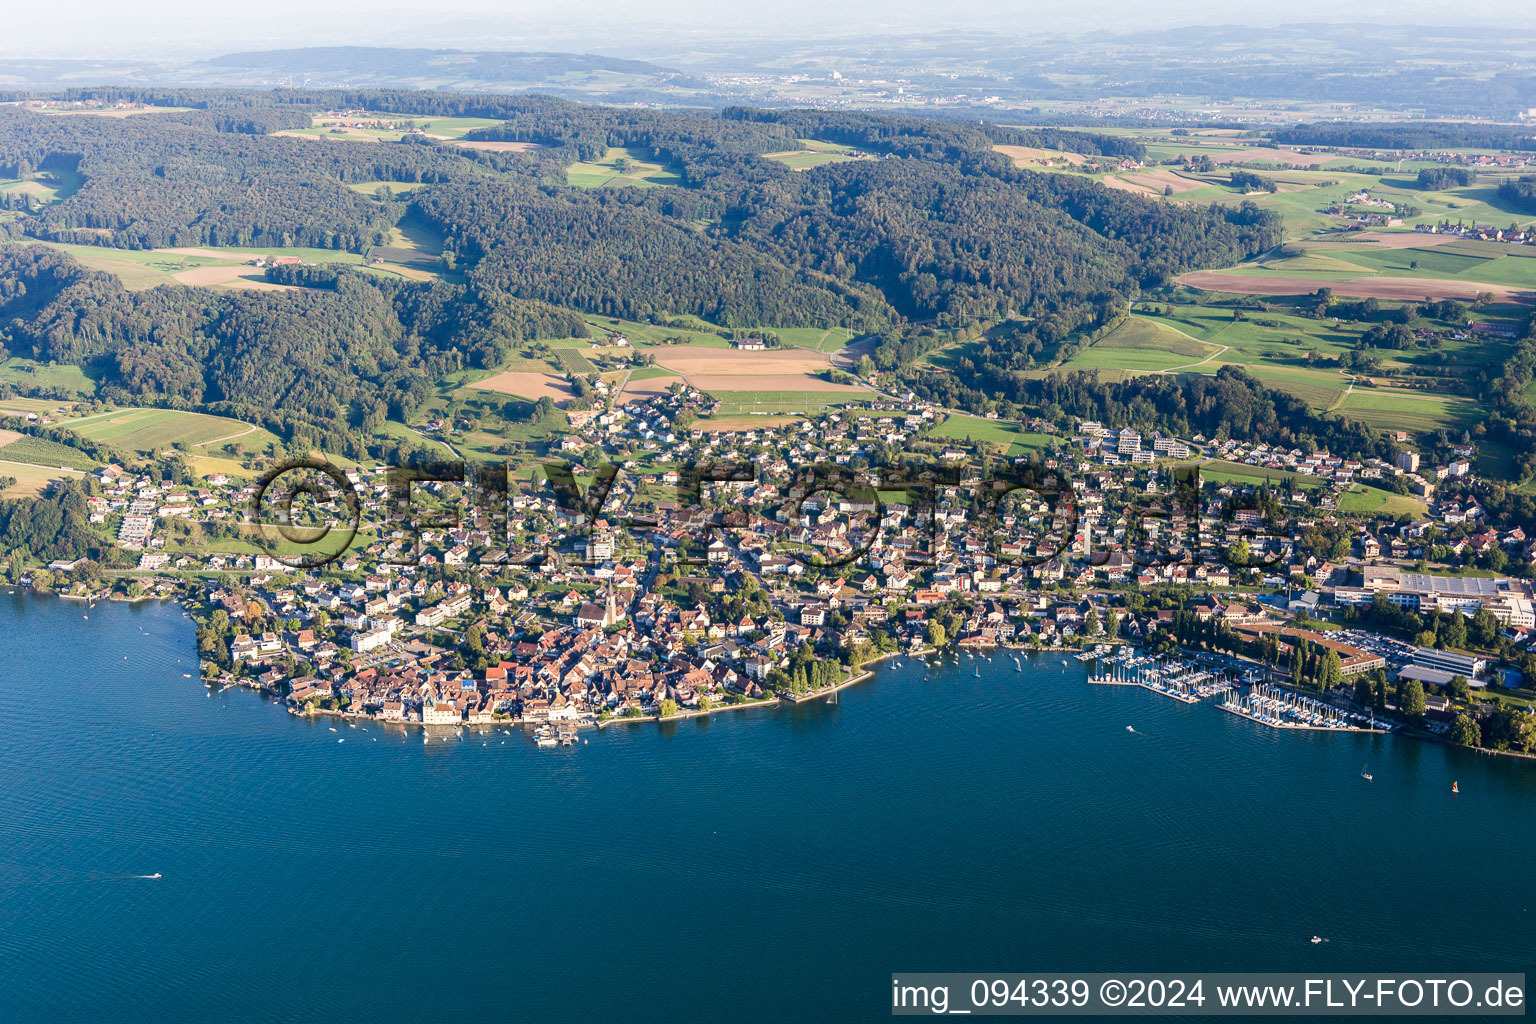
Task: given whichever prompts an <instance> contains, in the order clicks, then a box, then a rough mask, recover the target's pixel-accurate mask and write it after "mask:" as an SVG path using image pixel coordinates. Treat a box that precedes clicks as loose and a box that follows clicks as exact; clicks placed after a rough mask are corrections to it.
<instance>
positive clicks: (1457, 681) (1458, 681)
mask: <svg viewBox="0 0 1536 1024" xmlns="http://www.w3.org/2000/svg"><path fill="white" fill-rule="evenodd" d="M1447 689H1448V692H1449V693H1450V695H1451V696H1452V697H1455V698H1456V699H1457V700H1467V699H1468V698H1470V697H1471V696H1472V684H1471V683H1469V682H1467V677H1466V676H1452V677H1451V683H1450V686H1449V687H1448V688H1447Z"/></svg>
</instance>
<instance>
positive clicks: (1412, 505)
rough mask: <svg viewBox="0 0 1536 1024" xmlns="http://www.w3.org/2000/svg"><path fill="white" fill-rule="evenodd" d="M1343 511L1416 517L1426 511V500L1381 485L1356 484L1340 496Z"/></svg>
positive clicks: (1340, 509) (1340, 505)
mask: <svg viewBox="0 0 1536 1024" xmlns="http://www.w3.org/2000/svg"><path fill="white" fill-rule="evenodd" d="M1339 511H1341V512H1375V513H1379V514H1381V515H1388V516H1398V517H1399V518H1413V519H1416V518H1418V517H1419V516H1422V515H1423V514H1424V512H1425V505H1424V502H1422V501H1420V500H1419V499H1418V498H1413V497H1409V496H1408V495H1406V494H1394V493H1392V492H1391V491H1384V490H1382V489H1381V488H1379V487H1367V486H1364V485H1362V484H1356V485H1355V486H1354V487H1351V488H1350V489H1349V490H1348V491H1345V492H1344V494H1342V495H1341V496H1340V497H1339Z"/></svg>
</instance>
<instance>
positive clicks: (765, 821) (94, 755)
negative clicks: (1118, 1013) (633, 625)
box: [0, 593, 1536, 1022]
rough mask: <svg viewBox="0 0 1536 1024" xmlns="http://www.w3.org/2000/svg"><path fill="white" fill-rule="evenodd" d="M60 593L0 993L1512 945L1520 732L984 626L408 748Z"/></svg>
mask: <svg viewBox="0 0 1536 1024" xmlns="http://www.w3.org/2000/svg"><path fill="white" fill-rule="evenodd" d="M82 611H83V609H82V608H81V607H79V606H78V605H77V604H75V603H72V602H65V601H59V600H54V599H49V598H35V597H29V596H24V595H22V594H19V593H18V594H16V595H11V596H7V595H5V594H3V593H0V1020H5V1021H13V1022H23V1021H25V1022H31V1021H50V1022H58V1021H97V1020H112V1021H154V1022H172V1021H189V1022H190V1021H196V1022H203V1021H209V1020H242V1021H254V1020H271V1021H275V1020H282V1021H311V1020H313V1021H326V1022H331V1021H336V1020H357V1019H367V1020H371V1021H412V1022H417V1021H423V1020H443V1019H455V1020H467V1021H477V1020H505V1019H513V1018H516V1019H537V1020H591V1019H595V1018H599V1017H601V1018H605V1019H611V1020H647V1021H657V1020H732V1021H756V1020H764V1021H769V1020H821V1019H850V1018H852V1019H884V1018H886V1017H887V1014H888V1011H887V999H888V985H889V977H890V974H891V972H892V971H909V972H910V971H919V970H934V971H961V970H988V971H1005V970H1014V971H1030V970H1119V971H1127V970H1298V971H1299V970H1308V971H1313V970H1315V971H1373V970H1383V971H1385V970H1440V971H1447V970H1474V969H1475V970H1527V969H1530V968H1531V966H1532V962H1533V960H1536V956H1533V952H1536V895H1533V894H1531V885H1530V872H1531V865H1532V857H1533V855H1536V764H1533V763H1530V762H1522V761H1516V760H1512V759H1500V758H1492V757H1486V756H1479V755H1474V754H1471V753H1467V752H1464V751H1457V750H1449V749H1445V748H1441V747H1437V746H1431V745H1425V744H1421V743H1416V742H1412V741H1406V740H1394V739H1391V738H1386V737H1379V736H1371V737H1367V736H1346V735H1322V734H1316V733H1282V732H1278V731H1275V730H1271V729H1266V728H1263V727H1261V726H1258V725H1256V724H1254V723H1250V722H1246V721H1242V720H1240V719H1238V718H1236V717H1235V716H1232V715H1227V714H1224V713H1222V712H1220V711H1218V710H1216V709H1215V708H1213V707H1210V706H1198V707H1188V706H1185V705H1183V704H1180V703H1178V702H1175V701H1172V700H1168V699H1166V698H1162V697H1159V696H1157V695H1155V694H1152V693H1149V692H1147V691H1145V690H1140V689H1134V688H1122V687H1095V686H1090V685H1087V684H1086V683H1085V682H1084V677H1085V675H1086V673H1085V671H1084V667H1083V666H1082V665H1080V664H1079V663H1078V662H1076V661H1069V662H1068V663H1067V664H1066V665H1062V664H1061V659H1060V657H1059V656H1056V657H1049V656H1046V657H1040V658H1037V659H1034V660H1030V659H1026V660H1025V662H1024V670H1023V671H1022V672H1019V671H1015V669H1014V666H1013V662H1012V659H1011V658H1010V657H1007V656H1005V655H1002V654H999V655H996V656H995V657H994V659H993V660H992V661H990V662H988V661H986V660H985V659H982V658H977V659H975V660H965V659H962V660H961V661H960V663H959V664H958V665H955V664H954V663H951V664H950V665H949V666H948V667H945V668H936V669H933V670H930V671H928V672H927V673H926V674H925V671H924V669H923V667H922V665H921V663H918V662H914V661H909V660H904V661H903V662H902V667H901V668H896V667H894V666H889V667H885V668H882V669H880V670H878V671H877V675H876V678H875V679H873V680H870V681H869V682H867V683H863V684H861V685H859V686H857V687H853V688H851V689H849V690H846V691H844V692H843V694H842V695H841V701H840V703H838V704H836V705H832V704H825V703H818V704H815V705H811V706H802V707H797V708H784V709H772V710H751V711H742V712H736V713H732V714H726V715H719V716H715V717H714V718H711V719H704V720H689V721H685V722H681V723H676V724H673V725H668V726H664V727H658V726H657V725H655V724H654V723H646V724H641V725H631V726H626V727H621V728H613V729H609V730H606V731H604V732H602V733H596V732H588V733H584V734H583V735H584V736H586V737H587V738H588V739H589V740H590V742H588V743H585V744H582V745H579V746H577V747H575V748H573V749H564V748H562V749H556V750H538V749H536V748H534V747H533V745H532V744H531V743H530V742H528V740H527V739H526V738H525V737H524V736H523V735H522V734H521V733H513V734H510V735H508V734H505V733H499V732H498V733H493V734H492V735H491V736H488V737H481V736H478V735H471V736H470V737H469V738H468V739H467V740H465V741H462V742H451V743H438V742H433V743H431V744H428V745H423V744H422V742H421V734H420V733H419V732H418V731H405V730H403V729H399V728H396V729H395V730H386V729H385V728H383V727H380V726H373V725H370V726H366V727H363V728H357V729H352V728H348V727H347V726H346V725H340V726H339V732H337V733H333V732H331V731H330V726H331V725H332V724H334V723H330V722H326V721H323V720H322V721H303V720H299V719H296V718H292V717H290V716H288V715H286V714H283V713H282V711H281V710H280V709H278V708H276V707H274V706H272V705H271V704H270V703H268V702H266V701H264V700H262V699H261V698H259V697H257V696H256V695H254V694H252V693H249V692H246V691H241V690H232V691H226V692H220V693H215V694H213V695H212V696H208V695H207V693H206V691H205V689H204V687H203V686H202V685H201V683H199V682H198V680H197V679H196V678H183V676H182V673H184V672H188V673H191V674H192V675H193V676H194V677H195V676H196V651H195V644H194V637H193V631H192V624H191V622H190V621H189V620H188V619H186V618H184V617H183V615H182V613H181V611H180V610H179V609H178V608H175V607H174V606H169V605H158V604H154V605H150V604H146V605H141V606H135V607H129V606H124V605H97V606H96V608H94V609H93V610H92V611H91V614H90V618H89V619H85V618H83V617H82ZM125 655H126V659H125V657H124V656H125ZM978 670H979V673H980V675H979V678H978V677H977V675H976V674H975V673H976V672H977V671H978ZM1127 725H1133V726H1134V727H1135V729H1136V732H1135V733H1130V732H1127V731H1126V726H1127ZM365 729H366V731H364V730H365ZM338 739H345V740H346V742H345V743H338V742H337V740H338ZM503 741H504V742H503ZM482 743H484V744H486V745H484V746H482ZM1363 762H1369V763H1370V767H1371V771H1372V772H1373V773H1374V774H1375V781H1374V782H1366V781H1364V780H1363V779H1361V778H1360V777H1359V773H1360V768H1361V765H1362V763H1363ZM1452 780H1459V781H1460V784H1461V794H1460V796H1459V797H1452V795H1451V794H1450V788H1451V782H1452ZM155 872H160V873H162V874H163V876H164V877H162V878H161V879H159V880H148V879H142V878H136V877H134V876H137V875H149V874H153V873H155ZM1314 934H1317V935H1322V936H1325V937H1326V938H1327V939H1328V942H1327V943H1325V944H1322V945H1312V944H1311V943H1309V942H1308V939H1309V938H1310V937H1311V936H1312V935H1314Z"/></svg>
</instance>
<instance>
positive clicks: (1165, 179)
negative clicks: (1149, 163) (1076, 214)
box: [1103, 167, 1211, 196]
mask: <svg viewBox="0 0 1536 1024" xmlns="http://www.w3.org/2000/svg"><path fill="white" fill-rule="evenodd" d="M1103 182H1104V184H1105V185H1107V186H1109V187H1110V188H1118V189H1122V190H1124V191H1127V192H1139V193H1142V194H1143V195H1154V196H1160V195H1164V194H1166V193H1167V192H1170V191H1171V192H1172V194H1173V195H1176V196H1177V195H1182V194H1183V193H1186V192H1194V191H1196V190H1197V189H1205V188H1210V187H1211V182H1209V181H1206V180H1204V179H1202V178H1197V177H1194V176H1192V175H1189V174H1185V173H1183V172H1182V171H1175V170H1173V169H1172V168H1168V167H1159V168H1157V169H1155V170H1142V171H1126V172H1123V173H1121V174H1110V175H1107V176H1105V178H1104V179H1103Z"/></svg>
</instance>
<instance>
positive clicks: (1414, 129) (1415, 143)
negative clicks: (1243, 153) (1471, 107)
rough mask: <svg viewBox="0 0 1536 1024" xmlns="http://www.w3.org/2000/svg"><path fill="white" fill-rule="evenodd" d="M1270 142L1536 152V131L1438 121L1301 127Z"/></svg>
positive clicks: (1275, 135)
mask: <svg viewBox="0 0 1536 1024" xmlns="http://www.w3.org/2000/svg"><path fill="white" fill-rule="evenodd" d="M1270 138H1271V139H1273V140H1274V141H1275V142H1278V143H1280V144H1281V145H1285V146H1344V147H1359V148H1364V149H1515V150H1527V151H1532V150H1536V131H1532V130H1531V129H1529V128H1521V127H1518V126H1515V125H1502V124H1459V123H1455V122H1436V121H1413V122H1403V121H1385V122H1380V123H1373V122H1349V121H1335V122H1328V123H1320V124H1299V125H1295V126H1294V127H1291V128H1281V129H1279V130H1277V131H1274V132H1271V133H1270Z"/></svg>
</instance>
